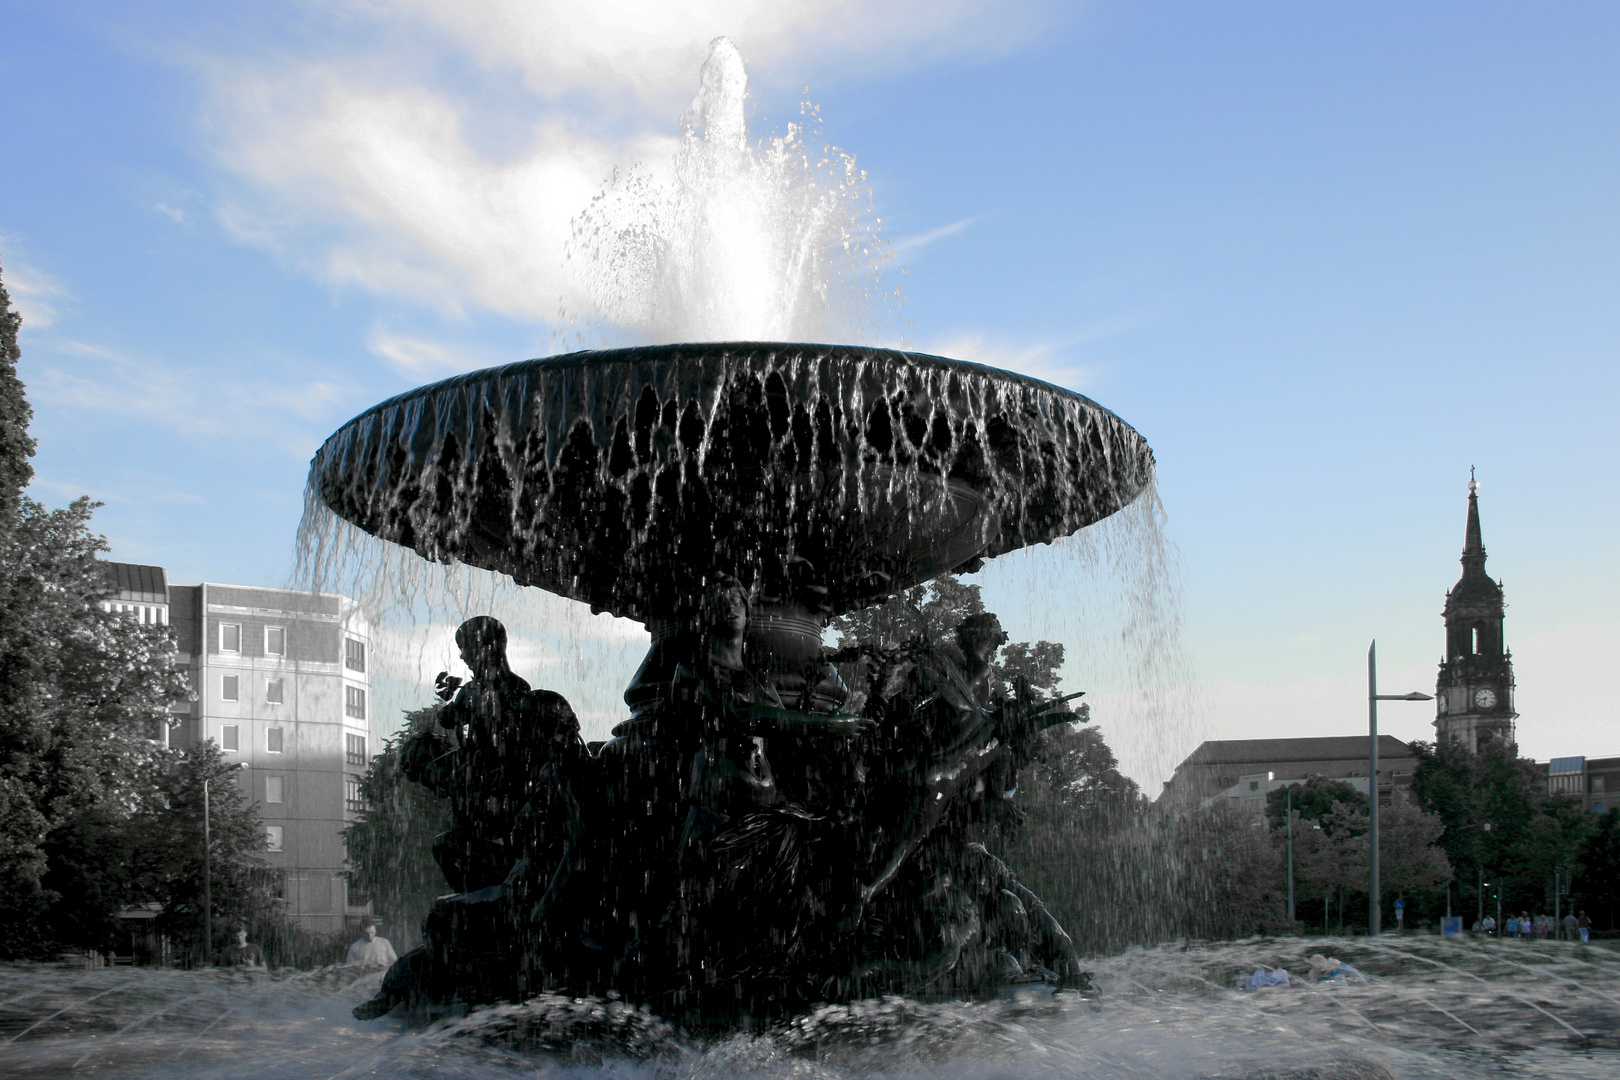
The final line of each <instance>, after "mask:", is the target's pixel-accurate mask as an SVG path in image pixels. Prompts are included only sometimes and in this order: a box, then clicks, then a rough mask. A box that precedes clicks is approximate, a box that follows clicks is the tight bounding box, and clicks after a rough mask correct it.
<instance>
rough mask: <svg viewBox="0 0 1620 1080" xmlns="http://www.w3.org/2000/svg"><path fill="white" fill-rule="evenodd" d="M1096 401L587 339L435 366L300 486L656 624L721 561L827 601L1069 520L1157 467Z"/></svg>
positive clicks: (435, 547) (870, 355)
mask: <svg viewBox="0 0 1620 1080" xmlns="http://www.w3.org/2000/svg"><path fill="white" fill-rule="evenodd" d="M1152 475H1153V456H1152V451H1151V450H1150V449H1149V448H1148V445H1147V443H1146V441H1145V440H1143V438H1142V437H1141V436H1140V435H1139V434H1137V432H1136V431H1135V430H1134V429H1132V428H1131V427H1130V426H1129V425H1128V424H1126V423H1125V422H1124V421H1122V420H1120V419H1119V418H1118V417H1117V416H1115V415H1114V414H1113V413H1111V412H1109V411H1108V410H1107V409H1104V408H1103V407H1101V406H1099V405H1098V404H1096V403H1095V402H1093V401H1091V400H1090V399H1089V398H1086V397H1084V396H1082V395H1080V394H1076V393H1074V392H1072V391H1068V390H1064V389H1061V388H1059V387H1056V386H1052V385H1050V384H1047V383H1043V382H1040V381H1038V380H1035V379H1031V378H1027V377H1025V376H1021V375H1016V374H1013V373H1011V372H1006V371H1001V370H997V369H995V368H989V367H984V366H981V365H977V364H969V363H963V362H960V361H955V360H948V359H944V358H942V357H936V356H927V355H923V354H919V353H909V352H901V351H896V350H890V349H875V348H860V347H853V346H834V345H813V344H777V343H760V342H735V343H715V344H695V345H662V346H651V347H644V348H632V349H616V350H603V351H587V352H580V353H573V354H569V355H565V356H558V357H552V358H549V359H544V360H529V361H524V362H522V363H516V364H510V365H507V366H505V367H499V368H491V369H488V370H484V371H478V372H473V373H470V374H467V375H461V376H457V377H455V378H451V379H446V380H444V381H442V382H439V383H434V384H432V385H429V386H424V387H421V388H419V389H416V390H413V391H411V392H409V393H406V394H401V395H400V396H398V397H395V398H392V399H390V400H388V401H385V402H383V403H382V404H380V405H377V406H375V407H373V408H371V409H368V410H367V411H366V412H364V413H362V414H360V415H359V416H357V417H356V418H355V419H353V420H351V421H349V422H348V423H347V424H345V425H344V426H343V427H342V428H340V429H339V430H338V431H337V432H336V433H335V434H334V435H332V437H331V438H329V439H328V440H327V441H326V443H325V445H323V446H322V447H321V449H320V451H319V452H318V453H317V454H316V455H315V458H314V460H313V462H312V463H311V473H310V483H311V486H312V488H313V490H314V491H315V492H316V494H317V495H318V496H319V498H320V499H321V501H322V502H324V503H325V504H326V505H327V506H328V507H329V508H331V510H332V511H333V512H335V513H336V514H337V515H338V516H340V517H342V518H344V519H346V520H348V521H349V522H351V523H353V524H355V525H357V526H359V527H360V528H361V529H364V530H365V531H366V532H369V533H371V534H373V535H375V536H378V537H380V538H382V539H385V540H390V541H393V542H395V543H398V544H402V545H404V546H406V547H410V548H412V549H413V550H415V551H416V552H418V553H419V554H421V555H422V556H424V557H426V558H429V559H434V560H438V561H461V562H465V563H468V564H470V565H473V566H478V567H483V568H485V569H489V570H494V571H498V572H500V573H503V574H507V575H510V576H511V577H512V578H513V579H514V580H515V581H517V582H518V583H519V584H523V585H532V586H537V587H539V588H543V589H547V590H549V591H551V592H555V593H559V594H561V595H563V596H567V597H571V598H573V599H576V600H581V601H584V602H586V603H588V604H590V605H591V606H592V607H593V608H594V609H596V610H600V611H607V612H611V613H612V614H614V615H619V616H626V617H629V618H633V619H636V620H639V621H642V622H645V623H649V624H650V625H653V626H654V627H656V625H657V624H658V623H660V622H662V621H664V620H667V619H670V618H674V617H676V616H678V614H679V613H680V612H682V611H683V610H685V608H686V607H687V606H689V605H690V604H691V603H692V602H693V598H695V597H697V596H699V595H701V594H702V592H703V590H704V588H705V587H706V584H707V583H709V582H712V581H714V580H716V579H717V578H718V577H720V576H721V575H726V574H730V575H734V576H735V577H737V578H738V579H740V580H741V581H742V582H743V584H744V585H745V586H747V587H748V588H749V589H751V590H752V591H753V592H754V593H755V595H757V596H759V597H761V598H762V599H763V600H764V601H765V602H766V603H767V605H769V606H771V607H773V608H776V609H779V610H781V611H784V612H788V613H791V612H796V611H797V612H803V613H804V614H806V615H811V616H819V617H825V616H827V615H830V614H837V613H841V612H844V611H849V610H853V609H855V608H858V607H861V606H863V605H865V604H868V603H871V602H874V601H877V600H880V599H882V598H883V597H885V596H887V595H889V594H891V593H893V592H895V591H897V590H900V589H903V588H906V587H908V586H911V585H915V584H918V583H920V582H923V581H926V580H928V579H930V578H933V577H936V576H938V575H939V574H941V573H945V572H947V571H951V570H954V569H959V568H961V567H963V566H965V565H973V564H975V560H977V559H980V558H989V557H992V556H995V555H999V554H1002V553H1004V552H1008V551H1013V550H1015V549H1017V548H1021V547H1025V546H1027V545H1030V544H1035V543H1046V542H1050V541H1052V540H1054V539H1056V538H1058V537H1061V536H1066V535H1069V534H1071V533H1073V532H1075V531H1077V530H1079V529H1081V528H1083V527H1085V526H1087V525H1090V524H1092V523H1093V522H1096V521H1099V520H1101V519H1102V518H1105V517H1107V516H1108V515H1110V514H1112V513H1114V512H1115V511H1116V510H1119V509H1120V508H1121V507H1123V506H1125V505H1126V504H1128V503H1129V502H1130V501H1131V500H1132V499H1134V498H1135V497H1136V495H1137V494H1138V493H1139V492H1141V491H1142V489H1143V488H1144V487H1145V486H1147V484H1148V483H1149V482H1150V481H1151V479H1152Z"/></svg>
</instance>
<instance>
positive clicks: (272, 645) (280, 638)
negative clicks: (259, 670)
mask: <svg viewBox="0 0 1620 1080" xmlns="http://www.w3.org/2000/svg"><path fill="white" fill-rule="evenodd" d="M264 655H266V656H286V655H287V630H286V628H285V627H281V626H267V627H265V628H264Z"/></svg>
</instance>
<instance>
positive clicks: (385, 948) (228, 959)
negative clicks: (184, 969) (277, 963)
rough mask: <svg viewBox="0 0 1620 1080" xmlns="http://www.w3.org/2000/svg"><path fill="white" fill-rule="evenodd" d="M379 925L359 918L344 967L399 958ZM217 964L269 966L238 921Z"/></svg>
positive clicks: (382, 965) (258, 968)
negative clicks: (381, 934)
mask: <svg viewBox="0 0 1620 1080" xmlns="http://www.w3.org/2000/svg"><path fill="white" fill-rule="evenodd" d="M379 925H380V924H379V923H378V922H377V920H376V919H373V918H371V917H370V916H367V917H366V918H364V919H362V920H361V921H360V939H359V940H358V941H356V942H355V943H354V944H352V945H350V946H349V952H348V955H347V956H346V957H345V958H344V960H343V966H344V967H358V968H386V967H389V966H391V965H392V964H393V963H394V961H396V960H398V959H399V957H398V956H397V955H395V953H394V946H393V945H391V944H389V942H388V939H387V938H385V937H378V936H377V928H378V926H379ZM220 966H221V967H228V968H235V969H237V970H238V971H268V970H269V969H270V965H269V964H268V963H267V962H266V961H265V958H264V950H263V949H261V948H259V947H258V946H257V945H255V944H253V942H251V941H249V940H248V929H247V924H246V923H237V924H236V925H235V926H233V927H231V943H230V944H229V945H227V946H225V951H224V953H222V954H221V956H220Z"/></svg>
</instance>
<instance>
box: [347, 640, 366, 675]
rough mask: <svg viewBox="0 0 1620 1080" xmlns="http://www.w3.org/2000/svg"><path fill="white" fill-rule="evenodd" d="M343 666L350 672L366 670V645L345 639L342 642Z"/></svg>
mask: <svg viewBox="0 0 1620 1080" xmlns="http://www.w3.org/2000/svg"><path fill="white" fill-rule="evenodd" d="M343 666H344V667H346V668H348V669H349V670H350V671H364V670H366V643H365V642H363V641H356V640H354V638H346V639H345V640H344V642H343Z"/></svg>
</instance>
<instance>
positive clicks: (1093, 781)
mask: <svg viewBox="0 0 1620 1080" xmlns="http://www.w3.org/2000/svg"><path fill="white" fill-rule="evenodd" d="M1078 715H1079V719H1078V720H1076V721H1075V722H1074V723H1068V724H1058V725H1056V726H1055V727H1051V728H1048V729H1047V730H1046V732H1045V733H1044V734H1043V735H1042V737H1041V740H1040V744H1039V745H1038V746H1037V748H1036V750H1035V755H1034V760H1033V761H1032V762H1031V764H1030V766H1029V768H1027V769H1026V770H1025V771H1024V773H1023V775H1021V776H1020V777H1019V805H1021V806H1023V807H1024V808H1025V809H1026V810H1027V811H1028V812H1029V813H1030V815H1031V818H1032V822H1037V821H1038V819H1040V818H1042V817H1046V816H1050V815H1051V814H1054V813H1063V814H1094V815H1119V814H1140V813H1141V812H1143V811H1144V810H1145V809H1146V806H1147V800H1146V799H1145V798H1144V797H1143V795H1142V792H1141V789H1140V788H1138V787H1137V785H1136V781H1134V780H1132V779H1131V778H1130V777H1128V776H1126V775H1125V774H1123V773H1121V772H1120V771H1119V759H1118V758H1116V757H1115V756H1114V752H1113V750H1111V749H1109V747H1108V744H1107V743H1106V742H1104V741H1103V737H1102V732H1100V731H1098V730H1097V729H1096V728H1094V727H1087V726H1085V723H1086V721H1087V720H1089V719H1090V718H1091V710H1090V708H1089V707H1088V706H1085V705H1082V706H1081V707H1080V709H1079V713H1078Z"/></svg>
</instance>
